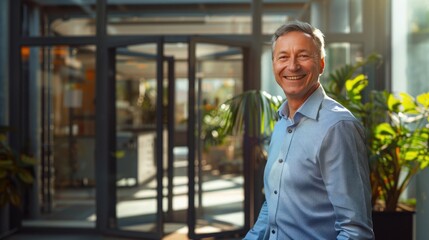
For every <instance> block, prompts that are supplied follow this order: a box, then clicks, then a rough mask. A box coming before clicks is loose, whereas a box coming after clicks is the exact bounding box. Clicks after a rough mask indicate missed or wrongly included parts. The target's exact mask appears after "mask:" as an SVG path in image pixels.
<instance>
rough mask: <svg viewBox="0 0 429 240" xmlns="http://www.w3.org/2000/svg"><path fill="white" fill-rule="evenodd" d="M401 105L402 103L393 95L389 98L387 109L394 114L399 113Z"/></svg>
mask: <svg viewBox="0 0 429 240" xmlns="http://www.w3.org/2000/svg"><path fill="white" fill-rule="evenodd" d="M400 105H401V101H400V100H399V99H397V98H396V97H395V96H394V95H393V94H389V96H388V98H387V107H388V109H389V110H390V111H392V112H395V113H397V112H399V106H400Z"/></svg>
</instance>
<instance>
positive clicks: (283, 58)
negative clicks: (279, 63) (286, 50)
mask: <svg viewBox="0 0 429 240" xmlns="http://www.w3.org/2000/svg"><path fill="white" fill-rule="evenodd" d="M277 59H278V60H286V59H287V56H286V55H280V56H278V58H277Z"/></svg>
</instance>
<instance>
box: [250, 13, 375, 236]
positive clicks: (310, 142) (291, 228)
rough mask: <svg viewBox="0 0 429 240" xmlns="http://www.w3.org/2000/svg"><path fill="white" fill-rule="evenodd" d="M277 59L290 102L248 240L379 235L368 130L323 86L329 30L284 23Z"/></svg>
mask: <svg viewBox="0 0 429 240" xmlns="http://www.w3.org/2000/svg"><path fill="white" fill-rule="evenodd" d="M272 57H273V59H272V60H273V71H274V75H275V78H276V82H277V83H278V85H279V86H280V87H281V88H282V89H283V91H284V93H285V95H286V98H287V101H286V102H285V103H284V104H283V105H282V106H281V107H280V109H279V116H280V119H279V121H278V122H277V124H276V126H275V129H274V133H273V135H272V137H271V142H270V147H269V150H268V154H269V155H268V161H267V164H266V167H265V174H264V189H265V198H266V201H265V202H264V204H263V206H262V209H261V211H260V214H259V217H258V220H257V222H256V223H255V225H254V226H253V228H252V229H251V230H250V231H249V232H248V233H247V235H246V236H245V238H244V239H247V240H251V239H278V240H288V239H295V240H306V239H309V240H310V239H311V240H314V239H327V240H332V239H373V238H374V234H373V230H372V219H371V210H372V208H371V199H370V198H371V189H370V183H369V163H368V158H367V152H366V147H365V142H364V141H365V136H364V129H363V128H362V126H361V125H360V123H359V121H358V120H356V118H355V117H354V116H353V115H352V114H351V113H350V111H348V110H347V109H345V108H344V107H343V106H342V105H340V104H339V103H338V102H336V101H334V100H333V99H331V98H329V97H328V96H327V95H326V94H325V92H324V90H323V88H322V86H321V85H320V82H319V77H320V75H321V74H322V73H323V70H324V67H325V51H324V36H323V34H322V32H321V31H320V30H318V29H316V28H314V27H313V26H311V25H310V24H308V23H303V22H298V21H296V22H292V23H288V24H285V25H283V26H281V27H280V28H279V29H278V30H277V31H276V32H275V34H274V36H273V39H272Z"/></svg>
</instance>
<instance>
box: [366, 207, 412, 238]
mask: <svg viewBox="0 0 429 240" xmlns="http://www.w3.org/2000/svg"><path fill="white" fill-rule="evenodd" d="M372 221H373V227H374V234H375V239H376V240H395V239H398V240H412V239H413V234H414V232H413V229H414V228H413V225H414V212H405V211H404V212H379V211H373V212H372Z"/></svg>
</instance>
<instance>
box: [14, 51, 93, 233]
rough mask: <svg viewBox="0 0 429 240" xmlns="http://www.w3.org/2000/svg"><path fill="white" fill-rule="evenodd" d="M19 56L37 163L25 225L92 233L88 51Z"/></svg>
mask: <svg viewBox="0 0 429 240" xmlns="http://www.w3.org/2000/svg"><path fill="white" fill-rule="evenodd" d="M21 56H22V69H23V73H22V76H23V82H26V83H27V84H28V86H29V88H28V91H29V95H28V96H29V103H30V109H31V113H30V114H31V115H32V116H33V117H34V118H32V119H33V120H32V126H30V129H31V128H33V127H35V129H36V131H35V133H36V134H34V136H32V139H31V145H33V146H36V148H37V149H36V152H37V156H38V159H40V161H39V165H38V166H37V169H39V174H38V178H37V181H36V186H35V187H36V188H35V189H37V194H36V196H39V197H40V200H39V198H37V197H34V198H32V200H31V201H35V202H34V203H33V204H30V206H31V207H33V208H34V209H30V212H32V213H33V215H34V216H30V217H32V218H33V220H34V221H28V223H29V224H46V225H47V226H82V227H94V226H95V222H94V221H95V189H94V187H95V175H94V173H95V169H94V134H95V128H94V120H95V104H94V99H95V92H94V89H95V64H94V58H95V54H94V47H93V46H80V47H69V46H55V47H46V48H41V47H23V48H22V49H21ZM33 124H35V125H37V126H35V125H33ZM40 133H42V134H41V135H39V134H40ZM38 201H39V202H38ZM39 211H40V212H39Z"/></svg>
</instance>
